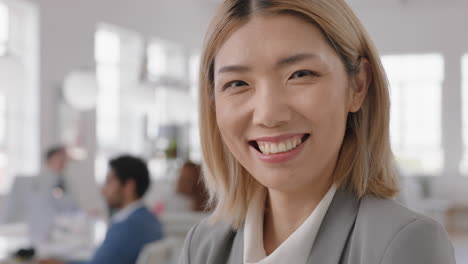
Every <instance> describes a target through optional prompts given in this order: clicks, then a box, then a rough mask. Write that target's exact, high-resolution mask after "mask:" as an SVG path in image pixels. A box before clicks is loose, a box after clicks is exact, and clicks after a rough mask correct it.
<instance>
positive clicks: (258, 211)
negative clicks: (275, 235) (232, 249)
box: [244, 185, 336, 264]
mask: <svg viewBox="0 0 468 264" xmlns="http://www.w3.org/2000/svg"><path fill="white" fill-rule="evenodd" d="M335 192H336V186H335V185H332V187H331V188H330V190H328V192H327V193H326V194H325V196H324V197H323V198H322V200H321V201H320V203H319V204H318V205H317V207H316V208H315V209H314V211H313V212H312V213H311V214H310V215H309V217H307V219H306V220H305V221H304V223H302V225H301V226H300V227H299V228H298V229H296V231H294V233H292V234H291V235H290V236H289V237H288V239H286V241H284V242H283V243H282V244H281V245H280V246H279V247H278V248H277V249H276V250H275V251H273V253H271V254H270V255H269V256H267V255H266V253H265V248H264V246H263V216H264V209H265V198H266V197H265V198H264V199H254V201H257V202H256V203H253V204H251V205H250V206H249V209H248V211H247V216H246V219H245V231H244V264H277V263H294V264H306V263H307V259H308V258H309V255H310V250H311V249H312V246H313V244H314V241H315V237H316V236H317V232H318V230H319V228H320V225H321V224H322V221H323V218H324V217H325V214H326V213H327V210H328V207H329V206H330V204H331V202H332V200H333V197H334V196H335Z"/></svg>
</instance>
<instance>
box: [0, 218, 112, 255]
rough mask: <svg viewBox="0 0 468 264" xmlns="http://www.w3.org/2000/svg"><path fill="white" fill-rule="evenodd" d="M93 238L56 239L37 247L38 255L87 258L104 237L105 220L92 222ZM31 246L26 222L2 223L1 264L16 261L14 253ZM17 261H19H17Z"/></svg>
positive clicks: (0, 240)
mask: <svg viewBox="0 0 468 264" xmlns="http://www.w3.org/2000/svg"><path fill="white" fill-rule="evenodd" d="M91 224H92V230H93V232H92V236H93V237H92V238H91V240H90V239H89V238H88V237H84V238H81V239H84V240H81V241H80V240H77V239H75V240H70V239H68V240H67V241H66V242H67V243H61V241H55V242H54V243H50V244H42V245H40V246H39V247H38V248H37V249H36V255H37V256H38V257H40V258H42V257H60V258H64V259H67V260H87V259H89V258H90V257H91V256H92V254H93V253H94V250H95V248H96V247H97V245H99V244H101V242H102V240H103V239H104V236H105V233H106V229H107V225H106V224H105V222H104V221H103V220H100V219H99V220H95V221H93V222H92V223H91ZM28 247H31V241H30V239H29V230H28V226H27V225H26V224H25V223H18V224H9V225H0V264H6V263H8V264H10V263H12V264H13V263H15V262H12V260H11V259H10V257H11V255H12V253H14V252H15V251H17V250H18V249H20V248H28ZM16 263H17V262H16Z"/></svg>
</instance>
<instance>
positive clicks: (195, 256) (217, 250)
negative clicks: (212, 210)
mask: <svg viewBox="0 0 468 264" xmlns="http://www.w3.org/2000/svg"><path fill="white" fill-rule="evenodd" d="M236 234H237V231H236V230H234V229H233V228H232V227H231V226H230V225H229V224H226V223H211V222H210V221H209V220H208V219H203V220H202V221H201V222H200V223H198V224H197V225H195V226H194V227H192V229H191V230H190V231H189V233H188V235H187V237H186V239H185V243H184V247H183V249H182V253H181V255H180V262H179V263H180V264H189V263H191V264H198V263H223V261H224V260H225V258H226V253H228V252H230V251H231V248H232V244H233V241H234V238H235V237H236ZM220 261H221V262H220Z"/></svg>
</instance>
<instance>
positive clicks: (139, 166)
mask: <svg viewBox="0 0 468 264" xmlns="http://www.w3.org/2000/svg"><path fill="white" fill-rule="evenodd" d="M109 166H110V167H111V168H112V169H114V172H115V176H116V177H117V179H118V180H119V181H120V183H122V184H125V183H126V182H127V181H128V180H134V181H135V188H136V190H135V191H136V196H137V197H138V198H141V197H143V195H144V194H145V193H146V190H148V187H149V185H150V177H149V170H148V167H147V166H146V162H145V161H144V160H143V159H141V158H137V157H134V156H130V155H122V156H119V157H116V158H114V159H111V160H110V161H109Z"/></svg>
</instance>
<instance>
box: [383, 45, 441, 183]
mask: <svg viewBox="0 0 468 264" xmlns="http://www.w3.org/2000/svg"><path fill="white" fill-rule="evenodd" d="M382 62H383V65H384V67H385V70H386V72H387V76H388V79H389V82H390V98H391V118H390V136H391V143H392V148H393V151H394V153H395V156H396V159H397V161H398V163H399V165H400V166H401V167H402V169H404V170H405V171H407V172H408V174H409V175H414V174H429V175H436V174H437V173H439V172H440V171H441V170H442V168H443V156H442V155H443V152H442V148H441V96H442V94H441V93H442V82H443V78H444V61H443V58H442V56H441V55H439V54H424V55H390V56H383V57H382Z"/></svg>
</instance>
